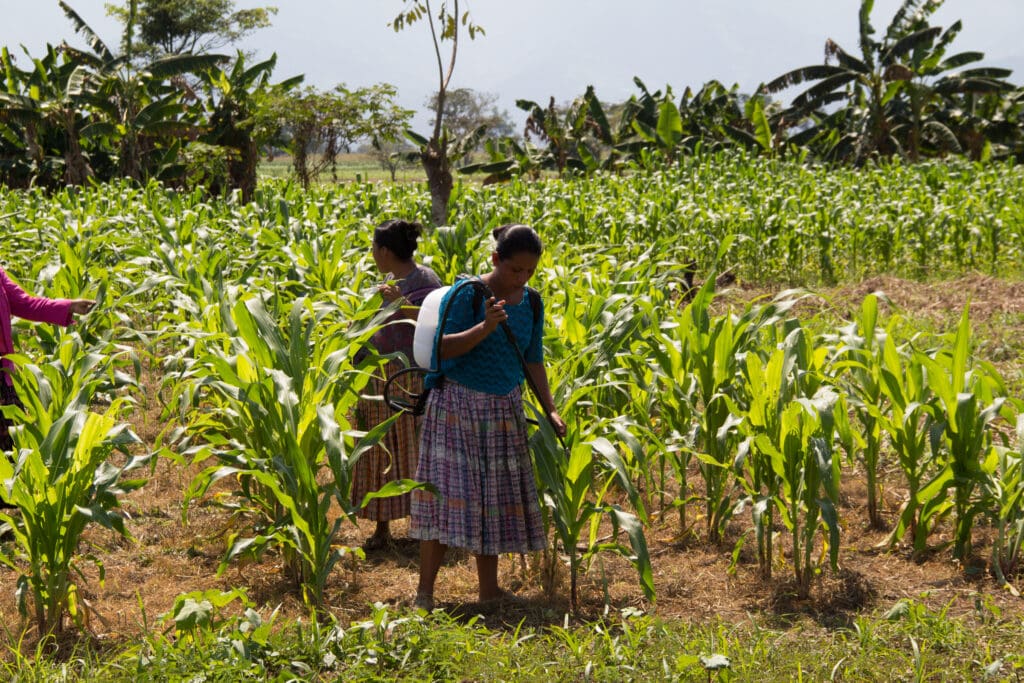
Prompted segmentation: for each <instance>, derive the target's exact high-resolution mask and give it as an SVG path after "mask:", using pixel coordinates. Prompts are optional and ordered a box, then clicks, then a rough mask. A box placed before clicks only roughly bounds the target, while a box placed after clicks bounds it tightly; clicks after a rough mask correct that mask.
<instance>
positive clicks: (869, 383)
mask: <svg viewBox="0 0 1024 683" xmlns="http://www.w3.org/2000/svg"><path fill="white" fill-rule="evenodd" d="M877 324H878V296H877V295H875V294H869V295H868V296H866V297H865V298H864V301H863V302H861V307H860V315H859V316H858V317H857V319H856V320H855V321H854V322H852V323H851V324H850V325H849V326H848V327H846V328H844V329H843V330H842V331H841V332H840V334H839V339H838V341H839V347H838V348H837V349H836V351H835V356H836V359H837V361H836V362H835V363H834V365H833V371H834V372H837V373H843V380H844V387H845V388H847V390H848V391H849V395H850V403H851V405H852V407H853V410H854V413H855V414H856V415H857V420H858V421H859V422H860V425H861V428H862V430H863V438H860V439H859V441H860V444H859V445H860V446H861V448H860V455H861V458H860V461H861V464H862V465H863V467H864V476H865V477H866V479H867V505H868V521H869V523H870V524H871V526H872V527H873V528H875V529H881V528H883V527H884V522H883V520H882V514H881V509H880V506H879V498H880V497H879V493H880V491H879V484H878V467H879V458H880V455H881V451H882V435H883V430H882V425H881V418H882V416H884V414H885V413H886V412H887V406H886V405H885V395H884V393H883V391H882V384H883V381H882V378H881V374H882V357H881V356H882V353H883V350H884V343H885V342H884V340H885V335H884V334H883V335H879V334H878V330H877Z"/></svg>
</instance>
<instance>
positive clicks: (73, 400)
mask: <svg viewBox="0 0 1024 683" xmlns="http://www.w3.org/2000/svg"><path fill="white" fill-rule="evenodd" d="M65 346H66V345H65ZM94 360H95V359H92V358H90V359H88V360H87V361H86V362H83V363H81V364H77V365H75V364H72V365H71V366H70V368H69V369H70V370H72V371H75V370H77V371H78V373H81V375H85V377H80V378H79V379H78V380H77V381H69V382H67V383H63V384H62V383H58V382H52V381H51V379H52V378H55V377H64V376H66V374H67V371H66V370H65V369H64V368H63V367H61V366H60V361H54V362H52V363H51V364H49V365H46V366H43V368H39V367H36V366H32V365H27V366H25V367H23V369H22V370H21V371H20V372H18V373H16V374H15V375H14V381H15V387H16V389H17V391H18V393H19V394H20V396H21V397H22V399H23V402H24V408H22V407H15V406H5V407H4V408H3V410H4V414H5V415H6V416H8V417H9V418H11V419H12V420H13V421H14V422H15V423H16V424H18V425H19V426H17V427H15V428H14V429H12V436H13V440H14V451H13V453H12V455H13V456H14V459H13V461H11V460H8V459H7V458H6V457H0V481H3V492H2V494H0V495H2V496H3V498H4V499H5V500H6V501H7V502H8V503H10V504H11V505H13V506H14V507H16V508H17V509H18V511H19V514H17V515H14V514H10V513H8V512H0V521H3V522H4V523H5V524H6V525H7V526H8V527H9V528H10V529H11V533H12V534H13V538H14V540H13V544H12V546H11V547H10V549H6V548H5V550H4V551H3V552H0V561H2V562H3V563H4V564H6V565H7V566H9V567H11V568H12V569H14V570H15V571H17V572H20V576H19V579H18V589H17V595H18V607H19V609H20V610H21V613H22V614H27V613H28V602H29V599H30V598H31V601H32V603H33V606H34V612H35V620H36V625H37V628H38V630H39V633H40V634H48V633H57V632H59V631H61V630H62V629H63V626H64V622H65V618H66V617H67V616H70V617H71V618H72V619H73V620H74V622H75V623H76V624H77V625H78V626H79V627H82V626H83V625H84V623H85V622H84V619H85V611H84V610H85V608H86V605H85V603H83V602H82V601H81V600H80V597H79V584H78V583H77V582H76V580H75V578H74V577H75V575H78V576H81V563H82V561H83V560H87V561H90V562H92V563H93V564H95V565H96V566H97V567H98V569H99V572H100V581H101V582H102V580H103V576H104V568H103V563H102V561H101V560H100V559H99V558H98V557H96V556H94V555H84V556H83V555H82V554H80V553H79V550H78V546H79V543H80V541H81V538H82V534H83V532H84V531H85V529H86V527H87V526H89V525H90V524H97V525H99V526H102V527H104V528H107V529H111V530H113V531H115V532H116V533H119V534H121V535H122V536H126V537H127V536H129V534H128V531H127V529H126V527H125V524H124V518H123V517H122V516H121V515H120V514H118V512H117V508H118V507H119V500H118V498H119V496H121V495H123V494H125V493H127V492H128V491H131V490H133V489H137V488H139V487H140V486H142V485H143V484H144V483H145V481H144V480H142V479H130V480H129V479H123V476H124V475H125V474H127V473H129V472H131V471H133V470H135V469H137V468H139V467H142V466H143V465H145V464H146V463H147V462H148V461H149V460H150V456H148V455H146V456H132V455H131V454H130V453H129V449H130V447H131V446H132V445H134V444H137V443H139V439H138V437H136V436H135V435H134V434H133V433H132V432H131V430H130V429H129V428H128V425H127V424H123V423H119V422H118V419H119V417H120V415H121V414H122V413H123V412H124V408H125V406H126V403H125V401H124V400H123V399H115V400H114V401H112V402H111V403H110V405H109V406H108V407H107V409H106V410H105V411H104V412H103V413H95V412H90V411H89V409H88V404H89V402H90V400H91V397H92V396H93V391H94V390H95V389H96V387H97V386H98V385H99V384H100V383H101V381H100V380H97V379H96V377H95V376H96V374H98V373H99V372H100V371H102V369H103V366H104V364H103V363H99V364H96V363H95V362H94ZM114 451H120V452H122V453H124V454H125V457H124V458H123V459H120V461H119V462H118V461H117V460H115V459H112V458H111V456H112V454H113V453H114Z"/></svg>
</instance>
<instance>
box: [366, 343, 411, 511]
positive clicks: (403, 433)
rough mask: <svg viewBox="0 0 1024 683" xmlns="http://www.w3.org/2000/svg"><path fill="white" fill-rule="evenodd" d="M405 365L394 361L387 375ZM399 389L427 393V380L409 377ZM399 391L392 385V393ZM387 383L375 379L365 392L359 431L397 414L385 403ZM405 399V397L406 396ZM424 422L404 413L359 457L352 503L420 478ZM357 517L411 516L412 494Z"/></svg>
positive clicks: (379, 502)
mask: <svg viewBox="0 0 1024 683" xmlns="http://www.w3.org/2000/svg"><path fill="white" fill-rule="evenodd" d="M404 367H405V365H403V364H402V362H401V361H396V360H395V361H390V362H389V363H388V364H387V365H386V366H385V367H384V372H385V374H386V375H387V376H388V377H390V376H391V375H392V374H393V373H396V372H398V371H399V370H401V369H403V368H404ZM394 384H395V385H400V387H401V389H404V390H405V391H407V392H409V393H412V394H418V393H419V392H421V391H423V377H422V375H418V374H416V373H408V374H406V375H403V376H402V377H400V378H398V379H397V380H396V381H395V383H394ZM395 388H396V387H395V386H394V385H392V390H393V393H394V389H395ZM383 394H384V380H383V379H381V378H380V377H374V378H373V379H371V380H370V383H369V384H367V386H366V389H365V390H364V397H363V398H360V399H359V402H358V403H357V404H356V409H355V419H356V428H357V429H362V430H368V429H371V428H372V427H374V426H375V425H378V424H380V423H381V422H383V421H384V420H386V419H388V418H389V417H391V415H393V414H394V411H392V410H391V408H389V407H388V406H387V404H386V403H384V399H383ZM403 398H404V396H403ZM420 419H421V418H417V417H413V416H412V414H411V413H403V414H402V416H401V417H399V418H398V421H397V422H395V423H394V424H392V425H391V429H389V430H388V431H387V434H385V435H384V437H383V438H382V439H381V440H380V443H379V444H377V445H376V446H374V447H373V448H371V449H370V450H369V451H367V452H365V453H363V454H362V455H361V456H359V460H357V461H356V464H355V469H354V470H353V472H352V497H351V500H352V503H353V504H354V505H360V504H362V502H363V498H364V497H365V496H366V494H367V493H371V492H373V491H377V490H379V489H380V488H381V487H382V486H384V485H385V484H387V483H388V482H390V481H397V480H399V479H412V478H414V477H415V475H416V461H417V457H416V453H417V450H418V448H419V439H418V437H417V431H418V427H419V422H420ZM357 515H358V516H359V517H362V518H363V519H372V520H374V521H377V522H387V521H391V520H393V519H401V518H402V517H408V516H409V494H405V495H404V496H394V497H392V498H376V499H374V500H371V501H370V502H369V504H368V505H367V506H366V507H365V508H363V509H361V510H360V511H359V512H358V513H357Z"/></svg>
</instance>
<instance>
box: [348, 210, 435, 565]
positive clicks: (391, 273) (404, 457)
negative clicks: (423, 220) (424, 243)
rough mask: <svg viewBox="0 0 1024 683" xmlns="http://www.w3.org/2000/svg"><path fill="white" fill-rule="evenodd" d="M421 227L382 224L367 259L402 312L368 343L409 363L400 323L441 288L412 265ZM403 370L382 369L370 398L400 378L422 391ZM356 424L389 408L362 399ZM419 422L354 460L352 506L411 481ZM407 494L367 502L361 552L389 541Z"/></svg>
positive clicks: (402, 422) (405, 423)
mask: <svg viewBox="0 0 1024 683" xmlns="http://www.w3.org/2000/svg"><path fill="white" fill-rule="evenodd" d="M422 232H423V226H421V225H420V224H419V223H415V222H412V221H404V220H388V221H384V222H383V223H381V224H380V225H378V226H377V228H376V229H375V230H374V231H373V247H372V251H371V255H372V256H373V262H374V264H375V265H376V266H377V269H378V270H380V271H381V272H382V273H385V274H387V275H388V277H389V278H390V279H391V281H390V282H388V283H385V284H382V285H379V286H378V291H379V292H380V295H381V298H382V299H383V300H384V302H385V303H386V304H394V303H396V302H397V303H398V304H400V306H401V308H400V309H399V310H398V311H397V312H395V313H394V314H393V315H392V316H391V318H389V323H390V324H388V325H385V326H384V327H382V328H381V329H380V330H378V331H377V332H376V334H374V335H373V338H372V339H371V343H372V344H373V346H374V348H375V349H376V351H377V353H380V354H388V353H395V352H398V351H401V352H402V353H404V354H405V356H406V358H408V359H409V360H410V361H411V360H412V355H413V353H412V345H413V329H414V328H413V326H412V325H411V324H407V322H400V320H401V319H403V318H404V319H406V320H415V319H416V316H417V311H418V307H419V305H420V304H421V303H422V302H423V299H424V298H426V296H427V294H429V293H430V292H432V291H433V290H434V289H436V288H438V287H440V286H441V280H439V279H438V277H437V275H436V274H435V273H434V271H433V270H431V269H430V268H428V267H427V266H424V265H422V264H419V263H417V262H416V259H415V253H416V245H417V242H418V240H419V237H420V235H421V233H422ZM404 367H405V365H404V363H402V362H401V361H399V360H391V361H389V362H388V364H387V365H386V366H385V367H384V369H383V372H384V377H379V376H376V375H375V376H374V377H373V378H372V379H371V381H370V386H369V387H368V388H367V393H368V394H371V395H375V394H380V393H381V392H382V388H383V386H384V384H385V380H386V379H387V378H394V377H396V376H397V375H402V379H401V380H400V382H399V383H400V385H401V386H402V389H403V390H404V391H405V392H407V393H416V392H418V391H421V390H422V383H421V379H420V375H419V374H417V373H402V372H401V371H402V370H403V368H404ZM355 413H356V422H357V424H358V426H359V428H360V429H370V428H372V427H374V426H375V425H377V424H380V423H381V422H383V421H384V420H385V419H386V418H387V417H388V414H389V409H388V407H387V405H385V403H384V402H383V401H380V400H371V399H368V398H361V399H360V400H359V403H358V405H357V406H356V411H355ZM418 420H419V418H417V417H416V416H414V415H412V414H404V415H402V416H401V417H400V418H398V422H396V423H395V424H393V425H392V426H391V429H389V430H388V432H387V434H385V435H384V438H383V441H382V443H381V444H379V445H377V446H374V447H373V448H371V449H370V450H369V451H368V452H366V453H364V454H363V455H362V456H361V457H360V458H359V460H357V461H356V465H355V471H354V472H353V476H352V494H351V495H352V497H351V500H352V504H353V505H355V506H358V505H359V504H360V503H362V501H363V498H364V497H365V496H366V494H367V493H370V492H372V491H376V490H378V489H380V488H381V487H382V486H384V485H385V484H387V483H388V482H390V481H394V480H398V479H411V478H412V476H413V474H415V472H416V461H417V456H416V453H417V449H418V446H419V443H418V441H419V439H418V434H417V422H418ZM409 504H410V500H409V495H408V494H406V495H402V496H395V497H391V498H384V499H377V500H371V501H370V502H369V503H368V504H367V505H366V507H364V508H360V510H359V512H358V513H356V514H357V515H358V516H359V517H360V518H362V519H370V520H373V521H375V522H376V523H377V525H376V528H375V529H374V532H373V535H372V536H370V537H369V538H367V539H366V541H365V542H364V543H363V548H364V549H365V550H380V549H382V548H385V547H386V546H387V545H388V544H389V543H391V541H392V538H391V527H390V522H391V520H395V519H401V518H403V517H407V516H408V515H409Z"/></svg>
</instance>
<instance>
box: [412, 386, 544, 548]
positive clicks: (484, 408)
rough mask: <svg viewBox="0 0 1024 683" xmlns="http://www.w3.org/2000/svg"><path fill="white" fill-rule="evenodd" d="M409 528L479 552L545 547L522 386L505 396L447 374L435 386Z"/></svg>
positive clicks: (424, 429)
mask: <svg viewBox="0 0 1024 683" xmlns="http://www.w3.org/2000/svg"><path fill="white" fill-rule="evenodd" d="M416 479H417V480H418V481H423V482H429V483H431V484H433V485H434V486H435V487H437V489H438V491H439V493H440V496H439V497H435V496H434V495H433V494H431V493H428V492H425V491H415V492H414V493H413V499H412V515H411V518H410V523H409V535H410V536H412V537H413V538H418V539H420V540H437V541H440V542H441V543H442V544H444V545H448V546H453V547H456V548H464V549H466V550H468V551H470V552H471V553H474V554H477V555H499V554H501V553H525V552H532V551H536V550H542V549H543V548H544V546H545V544H546V539H547V534H546V532H545V529H544V521H543V518H542V516H541V509H540V501H539V499H538V497H537V484H536V481H535V480H534V476H533V465H532V463H531V461H530V450H529V446H528V444H527V437H526V417H525V415H524V413H523V403H522V391H521V390H520V389H519V388H516V389H515V390H513V391H512V392H511V393H509V394H507V395H505V396H495V395H493V394H486V393H481V392H478V391H474V390H472V389H470V388H468V387H466V386H463V385H461V384H458V383H456V382H453V381H451V380H448V381H446V382H445V383H444V385H443V386H442V387H441V389H435V390H434V391H432V392H431V393H430V399H429V401H428V403H427V411H426V414H425V415H424V420H423V426H422V429H421V432H420V464H419V468H418V469H417V471H416Z"/></svg>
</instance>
